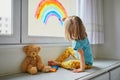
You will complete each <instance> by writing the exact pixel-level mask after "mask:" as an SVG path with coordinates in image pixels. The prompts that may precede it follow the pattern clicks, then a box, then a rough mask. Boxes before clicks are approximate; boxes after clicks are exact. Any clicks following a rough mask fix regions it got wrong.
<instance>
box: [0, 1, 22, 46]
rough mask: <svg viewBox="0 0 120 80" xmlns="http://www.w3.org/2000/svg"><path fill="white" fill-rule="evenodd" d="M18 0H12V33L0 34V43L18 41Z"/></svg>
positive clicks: (14, 42)
mask: <svg viewBox="0 0 120 80" xmlns="http://www.w3.org/2000/svg"><path fill="white" fill-rule="evenodd" d="M20 3H21V1H20V0H12V15H11V18H12V19H11V20H12V21H11V22H12V31H13V32H12V35H0V44H18V43H20V16H21V15H20V6H21V5H20Z"/></svg>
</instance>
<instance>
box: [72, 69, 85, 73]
mask: <svg viewBox="0 0 120 80" xmlns="http://www.w3.org/2000/svg"><path fill="white" fill-rule="evenodd" d="M73 72H74V73H79V72H84V70H82V69H80V68H79V69H73Z"/></svg>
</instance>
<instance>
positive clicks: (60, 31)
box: [22, 0, 77, 43]
mask: <svg viewBox="0 0 120 80" xmlns="http://www.w3.org/2000/svg"><path fill="white" fill-rule="evenodd" d="M76 4H77V0H71V1H69V0H22V43H68V42H67V41H66V40H65V39H64V26H63V22H62V20H61V19H62V18H63V17H66V16H67V15H76V14H77V6H76ZM71 5H72V6H71Z"/></svg>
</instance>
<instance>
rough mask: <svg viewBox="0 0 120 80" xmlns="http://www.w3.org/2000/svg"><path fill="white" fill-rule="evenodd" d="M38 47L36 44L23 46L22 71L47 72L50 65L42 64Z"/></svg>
mask: <svg viewBox="0 0 120 80" xmlns="http://www.w3.org/2000/svg"><path fill="white" fill-rule="evenodd" d="M40 49H41V48H40V47H39V46H37V45H27V46H24V47H23V51H24V52H25V54H26V58H25V60H24V61H23V63H22V72H28V73H30V74H36V73H37V72H38V71H40V72H49V71H50V69H51V66H47V65H44V64H43V62H42V59H41V57H40V55H39V52H40Z"/></svg>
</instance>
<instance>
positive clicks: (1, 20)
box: [0, 0, 12, 35]
mask: <svg viewBox="0 0 120 80" xmlns="http://www.w3.org/2000/svg"><path fill="white" fill-rule="evenodd" d="M6 2H7V3H6ZM0 11H1V12H0V35H11V34H12V30H11V28H12V26H11V1H10V0H2V1H1V3H0Z"/></svg>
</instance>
